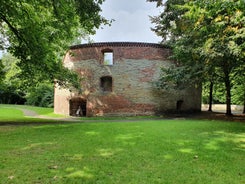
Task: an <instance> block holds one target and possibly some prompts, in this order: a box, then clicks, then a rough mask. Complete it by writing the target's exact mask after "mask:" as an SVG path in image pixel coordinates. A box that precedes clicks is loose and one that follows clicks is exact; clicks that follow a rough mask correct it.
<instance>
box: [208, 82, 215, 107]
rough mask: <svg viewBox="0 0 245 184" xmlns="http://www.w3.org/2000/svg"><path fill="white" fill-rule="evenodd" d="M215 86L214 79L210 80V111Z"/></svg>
mask: <svg viewBox="0 0 245 184" xmlns="http://www.w3.org/2000/svg"><path fill="white" fill-rule="evenodd" d="M213 86H214V83H213V81H210V86H209V107H208V111H212V102H213Z"/></svg>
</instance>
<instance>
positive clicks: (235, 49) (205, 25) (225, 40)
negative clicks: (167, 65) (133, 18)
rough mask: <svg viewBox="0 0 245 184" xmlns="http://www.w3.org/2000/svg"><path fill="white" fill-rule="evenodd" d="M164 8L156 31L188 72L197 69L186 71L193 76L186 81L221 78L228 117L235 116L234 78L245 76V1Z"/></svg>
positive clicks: (177, 1)
mask: <svg viewBox="0 0 245 184" xmlns="http://www.w3.org/2000/svg"><path fill="white" fill-rule="evenodd" d="M151 1H158V4H159V5H160V6H161V5H162V4H161V3H159V2H161V1H160V0H151ZM164 6H165V10H164V12H163V13H161V15H160V16H157V17H153V18H152V22H153V23H155V24H156V26H155V28H153V30H154V31H155V32H156V33H157V34H158V35H162V36H163V38H165V39H167V40H169V43H171V46H172V47H173V53H174V58H175V59H176V60H177V61H178V62H179V63H181V64H182V66H183V67H184V68H187V69H188V68H193V69H192V70H183V71H184V72H189V73H188V75H183V76H184V77H185V76H187V77H188V78H193V76H194V77H198V76H197V73H198V74H200V75H199V77H198V78H199V79H205V78H204V77H205V76H206V75H204V74H209V75H210V76H212V75H213V72H215V73H217V74H219V75H220V77H221V78H222V79H223V82H224V84H225V87H226V104H227V109H226V114H227V115H231V87H232V84H231V80H232V78H231V77H232V75H231V74H232V73H233V72H234V71H235V70H238V71H240V72H244V71H241V70H243V68H244V67H243V66H244V64H245V63H244V59H245V27H244V25H245V15H244V11H245V1H240V0H234V1H230V0H220V1H215V0H205V1H203V0H190V1H184V0H167V1H166V3H165V4H164ZM210 71H211V72H210ZM237 73H239V72H237ZM186 74H187V73H186ZM190 76H191V77H190Z"/></svg>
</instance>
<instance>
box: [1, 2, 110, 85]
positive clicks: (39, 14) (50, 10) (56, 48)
mask: <svg viewBox="0 0 245 184" xmlns="http://www.w3.org/2000/svg"><path fill="white" fill-rule="evenodd" d="M102 2H103V0H86V1H81V0H70V1H67V0H53V1H51V0H48V1H43V0H40V1H36V0H23V1H15V0H8V1H1V3H0V39H1V41H0V43H2V45H1V46H2V47H4V48H5V49H8V51H9V52H11V53H12V54H13V55H14V56H15V57H16V58H18V59H19V61H18V66H19V67H20V68H21V72H20V75H19V76H18V77H19V78H22V80H23V81H25V85H27V86H32V85H35V84H37V83H39V82H41V81H46V80H50V81H53V80H54V79H62V80H65V81H64V83H67V82H69V83H73V82H74V81H72V80H71V79H74V78H75V77H74V74H73V73H70V72H67V71H66V69H64V67H63V66H62V58H63V56H64V54H65V52H66V50H67V49H68V48H69V46H70V45H71V44H72V42H73V41H74V40H75V39H77V37H82V36H83V35H85V34H90V33H94V28H97V27H98V26H99V25H100V24H102V23H107V20H105V19H104V18H103V17H101V16H100V14H99V13H100V11H101V9H100V5H101V3H102ZM30 76H31V77H30ZM76 78H77V77H76ZM76 82H77V79H76V80H75V83H76Z"/></svg>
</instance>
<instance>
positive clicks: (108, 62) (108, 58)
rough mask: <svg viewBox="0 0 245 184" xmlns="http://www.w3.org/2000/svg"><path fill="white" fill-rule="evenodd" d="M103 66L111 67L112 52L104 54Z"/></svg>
mask: <svg viewBox="0 0 245 184" xmlns="http://www.w3.org/2000/svg"><path fill="white" fill-rule="evenodd" d="M103 64H104V65H113V52H104V63H103Z"/></svg>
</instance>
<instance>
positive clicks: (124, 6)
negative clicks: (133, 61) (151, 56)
mask: <svg viewBox="0 0 245 184" xmlns="http://www.w3.org/2000/svg"><path fill="white" fill-rule="evenodd" d="M102 10H103V11H102V16H104V17H105V18H107V19H114V20H115V21H114V22H113V23H112V25H111V26H110V27H109V26H103V29H99V30H97V32H96V34H95V35H93V36H91V37H90V38H91V39H92V40H93V41H94V42H112V41H131V42H150V43H158V42H160V41H161V38H160V37H158V36H156V34H155V33H154V32H153V31H151V29H150V28H151V27H153V26H154V25H152V24H151V22H150V19H149V15H150V16H153V15H159V13H160V10H159V9H157V8H156V3H150V2H146V0H105V2H104V3H103V5H102Z"/></svg>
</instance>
